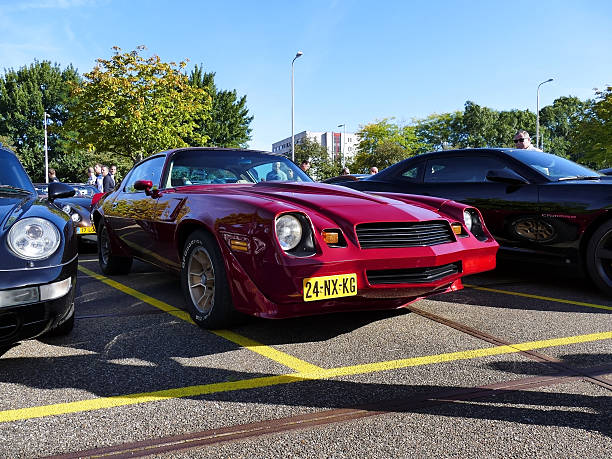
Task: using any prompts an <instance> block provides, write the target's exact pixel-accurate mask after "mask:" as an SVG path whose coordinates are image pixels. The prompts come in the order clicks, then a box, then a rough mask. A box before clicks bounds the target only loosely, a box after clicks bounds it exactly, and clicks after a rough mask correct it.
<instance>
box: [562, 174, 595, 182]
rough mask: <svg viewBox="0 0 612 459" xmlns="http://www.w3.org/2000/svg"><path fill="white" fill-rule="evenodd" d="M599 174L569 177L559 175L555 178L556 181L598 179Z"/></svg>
mask: <svg viewBox="0 0 612 459" xmlns="http://www.w3.org/2000/svg"><path fill="white" fill-rule="evenodd" d="M600 178H601V176H600V175H571V176H569V177H561V178H560V179H557V182H563V181H565V180H599V179H600Z"/></svg>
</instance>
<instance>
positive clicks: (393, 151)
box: [351, 118, 426, 173]
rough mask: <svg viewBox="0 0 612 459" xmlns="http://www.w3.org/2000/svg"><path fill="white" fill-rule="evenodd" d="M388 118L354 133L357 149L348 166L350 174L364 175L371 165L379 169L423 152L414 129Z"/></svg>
mask: <svg viewBox="0 0 612 459" xmlns="http://www.w3.org/2000/svg"><path fill="white" fill-rule="evenodd" d="M390 119H392V118H385V119H383V120H381V121H377V122H375V123H370V124H366V125H365V126H363V127H361V129H360V130H359V131H358V132H357V136H358V137H359V147H358V149H357V154H356V155H355V159H354V160H353V162H352V164H351V166H352V170H353V172H356V173H366V172H367V171H368V170H369V168H370V167H371V166H376V167H378V168H379V169H383V168H385V167H387V166H390V165H391V164H393V163H394V162H397V161H399V160H401V159H404V158H407V157H409V156H413V155H415V154H418V153H422V152H423V151H425V150H426V144H425V143H423V142H422V141H421V140H420V139H419V138H418V136H417V128H416V126H411V125H404V126H400V125H398V124H395V123H392V122H391V121H390Z"/></svg>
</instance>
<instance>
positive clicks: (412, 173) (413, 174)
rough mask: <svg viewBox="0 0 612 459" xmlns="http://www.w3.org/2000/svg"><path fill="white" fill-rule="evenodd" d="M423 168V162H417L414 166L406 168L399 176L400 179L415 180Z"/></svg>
mask: <svg viewBox="0 0 612 459" xmlns="http://www.w3.org/2000/svg"><path fill="white" fill-rule="evenodd" d="M422 169H423V163H419V164H417V165H416V166H412V167H410V168H409V169H406V170H405V171H403V172H402V173H401V174H400V175H399V177H400V178H401V179H402V180H408V181H411V182H416V181H417V179H418V178H419V175H420V174H421V170H422Z"/></svg>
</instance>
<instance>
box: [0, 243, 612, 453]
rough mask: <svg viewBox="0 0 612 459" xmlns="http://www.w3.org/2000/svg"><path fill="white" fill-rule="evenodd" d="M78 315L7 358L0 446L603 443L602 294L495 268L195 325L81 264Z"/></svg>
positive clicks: (112, 448) (139, 277)
mask: <svg viewBox="0 0 612 459" xmlns="http://www.w3.org/2000/svg"><path fill="white" fill-rule="evenodd" d="M79 267H80V270H79V277H78V297H77V299H76V305H75V306H76V319H77V320H76V325H75V329H74V331H73V332H72V333H71V334H70V335H69V336H67V337H63V338H41V339H39V340H32V341H26V342H22V343H20V344H19V345H17V346H15V347H13V348H11V349H9V350H8V351H7V352H5V353H4V354H3V355H2V356H0V393H1V394H2V397H0V456H2V457H44V456H53V455H63V457H93V456H100V455H104V456H105V457H106V456H109V457H128V456H130V457H133V456H139V455H140V456H143V455H156V456H160V457H262V458H263V457H280V456H283V457H286V456H289V457H306V456H308V457H416V456H419V457H421V456H432V457H452V456H459V455H462V456H463V455H471V456H481V457H508V456H516V457H575V456H577V455H582V456H585V457H608V456H609V451H611V450H612V438H611V437H612V410H611V408H612V397H611V395H612V298H608V297H606V296H604V295H602V294H600V293H599V292H598V291H596V290H595V288H594V287H593V286H592V285H591V284H589V283H588V282H587V281H585V280H584V279H582V278H580V277H577V276H576V275H575V274H574V273H568V272H564V271H560V270H553V269H550V268H543V269H542V268H538V267H524V266H517V265H516V264H515V265H503V266H500V267H499V268H498V269H497V270H495V271H493V272H490V273H485V274H482V275H478V276H472V277H470V278H467V279H466V281H465V284H466V285H467V287H466V288H465V289H464V290H462V291H459V292H454V293H451V294H444V295H437V296H435V297H430V298H428V299H423V300H419V301H417V302H415V303H413V304H412V305H410V306H409V307H408V308H405V309H401V310H397V311H382V312H381V311H376V312H369V313H368V312H361V313H354V314H333V315H326V316H316V317H306V318H299V319H290V320H262V319H252V320H249V321H247V322H246V323H245V324H244V325H241V326H240V327H237V328H235V329H232V330H215V331H206V330H202V329H200V328H199V327H197V326H196V325H195V324H193V322H191V320H190V319H189V317H188V315H187V314H186V313H185V311H184V310H183V309H182V308H184V305H185V303H184V300H183V297H182V292H181V290H180V287H179V283H178V280H177V279H176V278H174V277H172V276H169V275H167V274H166V273H164V272H162V271H159V270H158V269H156V268H154V267H152V266H150V265H146V264H144V263H139V262H136V263H135V264H134V269H133V270H132V273H131V274H129V275H126V276H112V277H107V276H103V275H101V273H100V271H99V268H98V265H97V260H96V255H95V254H91V253H86V254H82V255H81V256H80V261H79Z"/></svg>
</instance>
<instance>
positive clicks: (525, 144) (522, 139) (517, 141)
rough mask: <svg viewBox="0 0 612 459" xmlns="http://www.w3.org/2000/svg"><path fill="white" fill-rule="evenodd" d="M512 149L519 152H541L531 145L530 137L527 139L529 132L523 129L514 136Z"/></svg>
mask: <svg viewBox="0 0 612 459" xmlns="http://www.w3.org/2000/svg"><path fill="white" fill-rule="evenodd" d="M514 148H517V149H519V150H536V151H542V150H540V149H539V148H536V147H534V146H533V144H532V143H531V137H529V132H527V131H525V130H524V129H520V130H518V131H517V132H516V134H514Z"/></svg>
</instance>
